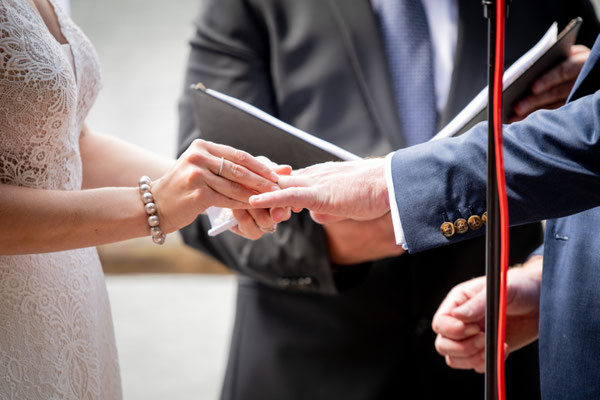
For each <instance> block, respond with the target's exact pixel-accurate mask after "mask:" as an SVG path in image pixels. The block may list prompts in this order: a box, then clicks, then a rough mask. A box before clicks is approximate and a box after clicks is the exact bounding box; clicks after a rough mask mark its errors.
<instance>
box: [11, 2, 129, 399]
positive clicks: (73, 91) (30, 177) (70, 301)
mask: <svg viewBox="0 0 600 400" xmlns="http://www.w3.org/2000/svg"><path fill="white" fill-rule="evenodd" d="M49 1H50V2H51V4H52V5H53V6H54V9H55V12H56V14H57V17H58V20H59V24H60V27H61V31H62V33H63V36H64V37H65V38H66V39H67V41H68V42H69V45H70V50H71V52H72V54H73V64H74V65H73V67H72V66H71V62H70V61H69V59H68V58H67V56H66V54H65V53H64V52H63V51H62V49H61V45H60V44H59V43H58V42H57V41H56V40H55V38H54V37H53V36H52V34H51V33H50V32H49V31H48V29H47V28H46V25H45V24H44V22H43V20H42V18H41V17H40V16H39V15H38V14H37V13H36V12H35V11H34V9H33V8H32V7H31V6H30V5H29V4H28V2H27V0H0V183H3V184H11V185H17V186H27V187H33V188H44V189H60V190H79V189H80V188H81V181H82V171H81V156H80V153H79V137H80V132H81V129H82V126H83V122H84V119H85V117H86V115H87V113H88V111H89V109H90V107H91V105H92V103H93V102H94V100H95V98H96V96H97V94H98V91H99V90H100V86H101V84H100V81H101V80H100V68H99V63H98V58H97V55H96V53H95V51H94V49H93V47H92V45H91V43H90V42H89V40H88V39H87V38H86V37H85V35H83V33H82V32H81V31H80V30H79V28H77V27H76V26H75V25H74V24H73V22H72V21H71V20H70V19H69V18H68V17H67V16H66V15H64V14H63V12H62V11H61V9H60V8H59V7H58V6H56V5H55V4H54V3H53V1H52V0H49ZM121 397H122V396H121V384H120V379H119V369H118V364H117V353H116V348H115V341H114V334H113V326H112V320H111V317H110V307H109V303H108V295H107V292H106V286H105V283H104V276H103V273H102V269H101V266H100V262H99V260H98V256H97V253H96V250H95V249H93V248H88V249H81V250H74V251H65V252H57V253H49V254H33V255H23V256H0V399H86V400H88V399H89V400H91V399H110V400H113V399H120V398H121Z"/></svg>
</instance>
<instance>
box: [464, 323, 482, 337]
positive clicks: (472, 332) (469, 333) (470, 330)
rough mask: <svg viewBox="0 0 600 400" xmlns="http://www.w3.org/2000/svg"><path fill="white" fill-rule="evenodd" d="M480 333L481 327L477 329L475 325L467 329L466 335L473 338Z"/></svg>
mask: <svg viewBox="0 0 600 400" xmlns="http://www.w3.org/2000/svg"><path fill="white" fill-rule="evenodd" d="M479 331H480V329H479V327H477V326H475V325H469V326H468V327H467V328H466V329H465V335H467V336H473V335H475V334H477V333H479Z"/></svg>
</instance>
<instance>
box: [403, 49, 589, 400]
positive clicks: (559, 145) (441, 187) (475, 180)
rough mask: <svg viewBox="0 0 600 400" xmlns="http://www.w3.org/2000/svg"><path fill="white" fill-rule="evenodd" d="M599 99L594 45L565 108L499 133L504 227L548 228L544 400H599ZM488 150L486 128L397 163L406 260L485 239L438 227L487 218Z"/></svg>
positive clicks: (410, 152) (418, 149) (420, 149)
mask: <svg viewBox="0 0 600 400" xmlns="http://www.w3.org/2000/svg"><path fill="white" fill-rule="evenodd" d="M599 89H600V37H599V38H598V39H597V40H596V43H595V45H594V47H593V48H592V52H591V54H590V57H589V59H588V61H587V63H586V64H585V66H584V68H583V70H582V72H581V74H580V76H579V78H578V80H577V83H576V85H575V87H574V88H573V91H572V93H571V96H570V99H569V102H568V104H566V105H565V106H563V107H562V108H560V109H558V110H554V111H539V112H536V113H534V114H532V115H531V116H530V117H528V118H527V119H525V120H524V121H522V122H519V123H514V124H512V125H508V126H506V127H505V131H504V143H505V150H504V157H505V168H506V180H507V192H508V198H509V219H510V223H511V225H519V224H523V223H527V222H532V221H539V220H542V219H549V218H553V219H552V220H549V221H548V223H547V226H546V234H545V250H544V273H543V279H542V293H541V308H540V341H539V346H540V347H539V350H540V351H539V353H540V368H541V386H542V397H543V398H544V399H566V398H568V399H600V207H598V206H600V91H599ZM486 149H487V126H486V124H485V123H483V124H479V125H477V126H476V127H475V128H473V129H472V130H471V131H469V132H468V133H466V134H464V135H463V136H460V137H458V138H453V139H447V140H440V141H437V142H430V143H426V144H424V145H420V146H415V147H411V148H407V149H404V150H399V151H398V152H396V153H395V155H394V157H393V159H392V171H393V172H392V175H393V180H394V188H395V193H396V199H397V207H398V210H399V213H400V218H401V220H402V225H403V229H404V232H405V234H406V239H407V243H408V247H409V251H411V252H418V251H422V250H426V249H430V248H433V247H437V246H440V245H443V244H449V243H455V242H458V241H461V240H464V239H468V238H471V237H474V236H477V235H481V234H483V233H484V232H483V231H484V230H485V229H479V230H476V231H472V230H469V231H467V232H466V233H464V234H458V233H456V234H454V235H453V236H451V237H449V238H447V237H445V236H444V235H443V234H442V233H441V230H440V226H441V224H442V223H443V222H444V221H454V220H456V219H457V218H460V217H461V216H463V215H471V213H478V214H480V215H481V214H482V213H483V212H484V211H485V207H486V203H485V201H486V190H485V188H486V167H485V165H486ZM416 166H418V168H415V167H416ZM423 182H427V184H425V185H424V184H423ZM392 206H393V205H392Z"/></svg>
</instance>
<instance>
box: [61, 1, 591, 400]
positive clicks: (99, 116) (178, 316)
mask: <svg viewBox="0 0 600 400" xmlns="http://www.w3.org/2000/svg"><path fill="white" fill-rule="evenodd" d="M61 1H65V2H67V3H68V2H69V0H61ZM200 1H201V0H175V1H169V2H167V1H159V0H72V1H71V12H72V16H73V19H74V20H75V22H76V23H78V24H79V25H80V26H81V27H82V29H83V30H84V32H85V33H86V34H87V35H88V36H89V37H90V39H91V40H92V42H93V43H94V44H95V46H96V49H97V51H98V54H99V56H100V60H101V63H102V70H103V75H104V89H103V91H102V92H101V94H100V96H99V98H98V101H97V102H96V105H95V107H94V108H93V110H92V112H91V114H90V116H89V118H88V123H89V124H90V126H92V127H93V128H95V129H98V130H100V131H103V132H106V133H111V134H114V135H117V136H120V137H123V138H125V139H127V140H129V141H131V142H133V143H136V144H138V145H141V146H144V147H146V148H148V149H150V150H153V151H155V152H157V153H160V154H164V155H168V156H174V155H175V151H176V149H175V147H176V132H177V108H176V107H177V99H178V97H179V95H180V93H181V91H182V90H183V87H182V79H183V73H184V68H185V61H186V57H187V49H188V47H187V46H188V39H189V38H190V36H191V34H192V30H193V26H192V21H193V18H194V16H195V14H196V9H197V6H198V4H199V2H200ZM594 2H595V4H596V5H598V4H600V0H595V1H594ZM132 184H134V183H133V182H132ZM99 251H100V254H101V258H102V262H103V266H104V269H105V272H106V274H107V277H106V280H107V285H108V290H109V294H110V299H111V304H112V310H113V316H114V323H115V331H116V337H117V345H118V348H119V358H120V362H121V373H122V379H123V389H124V397H125V399H127V400H137V399H140V400H141V399H144V400H154V399H161V400H162V399H178V400H185V399H217V398H218V395H219V392H220V387H221V380H222V376H223V372H224V368H225V364H226V356H227V347H228V344H229V334H230V330H231V326H232V319H233V311H234V301H235V276H234V275H231V274H229V272H228V271H227V270H226V269H225V268H224V267H223V266H222V265H220V264H219V263H217V262H215V261H214V260H212V259H210V258H208V257H205V256H203V255H201V254H200V253H198V252H195V251H193V250H191V249H188V248H186V247H184V246H183V244H182V242H181V240H180V239H179V237H178V236H177V235H175V234H173V235H169V237H168V240H167V243H166V245H165V246H163V247H159V246H155V245H153V244H152V243H151V241H150V239H149V238H143V239H140V240H133V241H127V242H123V243H118V244H115V245H110V246H102V247H101V248H100V249H99Z"/></svg>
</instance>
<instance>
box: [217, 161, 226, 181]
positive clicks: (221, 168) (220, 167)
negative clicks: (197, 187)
mask: <svg viewBox="0 0 600 400" xmlns="http://www.w3.org/2000/svg"><path fill="white" fill-rule="evenodd" d="M224 163H225V157H221V165H219V172H218V173H217V176H221V172H223V164H224Z"/></svg>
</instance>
